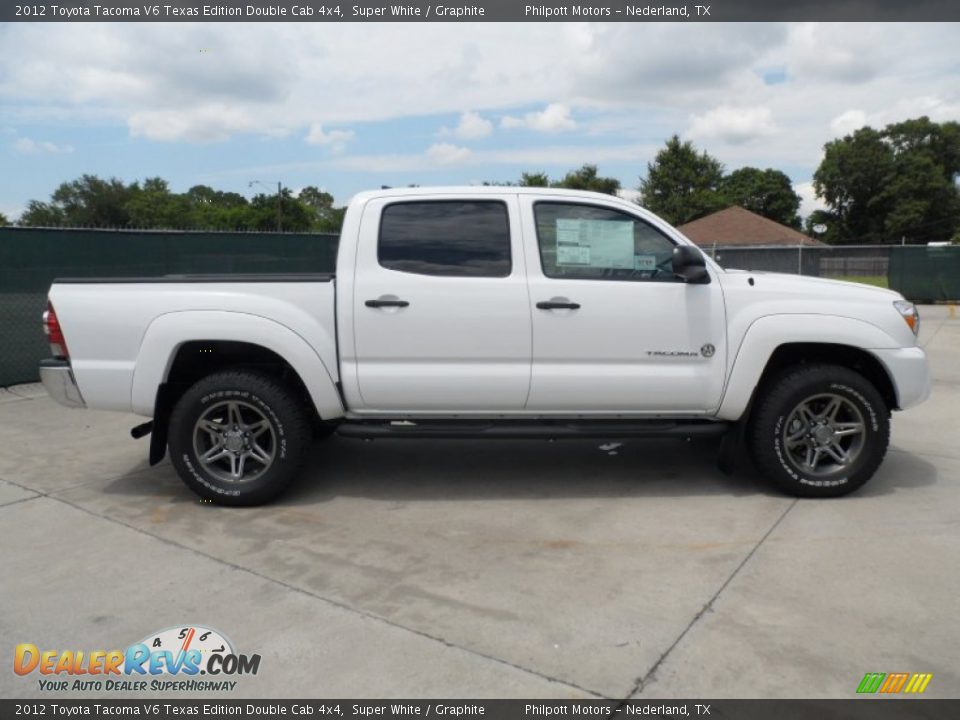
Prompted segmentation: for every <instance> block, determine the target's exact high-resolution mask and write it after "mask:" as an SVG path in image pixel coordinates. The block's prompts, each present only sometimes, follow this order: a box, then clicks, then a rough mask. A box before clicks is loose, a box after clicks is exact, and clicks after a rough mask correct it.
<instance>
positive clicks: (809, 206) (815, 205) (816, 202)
mask: <svg viewBox="0 0 960 720" xmlns="http://www.w3.org/2000/svg"><path fill="white" fill-rule="evenodd" d="M793 191H794V192H795V193H796V194H797V195H799V196H800V216H801V217H808V216H809V215H810V213H812V212H813V211H814V210H826V208H827V206H826V205H825V204H824V202H823V200H821V199H820V198H818V197H817V192H816V190H814V189H813V183H812V182H800V183H796V184H794V186H793Z"/></svg>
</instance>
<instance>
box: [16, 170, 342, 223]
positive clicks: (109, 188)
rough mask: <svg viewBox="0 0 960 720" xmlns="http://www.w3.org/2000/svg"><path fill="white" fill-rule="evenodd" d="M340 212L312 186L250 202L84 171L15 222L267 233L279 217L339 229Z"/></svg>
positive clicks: (33, 204) (159, 180)
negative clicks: (296, 194)
mask: <svg viewBox="0 0 960 720" xmlns="http://www.w3.org/2000/svg"><path fill="white" fill-rule="evenodd" d="M278 204H279V208H278ZM278 209H279V213H278ZM344 211H345V208H336V207H334V206H333V196H332V195H330V194H329V193H322V192H320V191H319V190H317V189H316V188H305V189H304V191H303V192H301V194H300V196H299V197H293V195H292V193H291V191H290V190H289V189H288V188H284V189H283V190H282V192H281V193H280V197H279V199H278V197H277V195H276V194H261V195H257V196H255V197H254V198H253V200H249V201H248V200H247V198H245V197H244V196H243V195H240V194H239V193H234V192H223V191H221V190H215V189H213V188H212V187H209V186H207V185H194V186H193V187H192V188H190V189H189V190H188V191H187V192H185V193H174V192H171V191H170V187H169V185H168V183H167V181H166V180H163V179H162V178H158V177H154V178H147V179H146V180H144V181H143V184H142V185H141V184H140V183H139V182H133V183H131V184H129V185H127V184H124V183H123V182H122V181H121V180H117V179H116V178H111V179H110V180H102V179H100V178H98V177H96V176H95V175H84V176H82V177H80V178H79V179H77V180H74V181H72V182H66V183H62V184H61V185H60V186H59V187H58V188H57V189H56V190H55V191H54V193H53V195H52V196H51V198H50V200H49V201H48V202H43V201H40V200H31V201H30V202H29V203H28V204H27V209H26V211H25V212H24V213H23V215H22V216H21V217H20V221H19V224H20V225H27V226H50V227H104V228H123V227H128V228H146V229H194V230H267V231H270V230H276V229H277V227H278V219H279V225H280V227H281V228H282V229H283V230H284V231H285V232H305V231H315V232H338V231H339V230H340V225H341V224H342V223H343V214H344ZM278 215H279V218H278Z"/></svg>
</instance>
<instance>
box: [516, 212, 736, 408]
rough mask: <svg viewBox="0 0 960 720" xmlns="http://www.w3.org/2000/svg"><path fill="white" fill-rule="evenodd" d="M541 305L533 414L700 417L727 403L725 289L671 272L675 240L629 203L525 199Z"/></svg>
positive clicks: (537, 305) (533, 281) (536, 321)
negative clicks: (724, 394)
mask: <svg viewBox="0 0 960 720" xmlns="http://www.w3.org/2000/svg"><path fill="white" fill-rule="evenodd" d="M522 202H523V205H522V207H523V215H524V227H525V228H533V231H532V232H530V233H528V235H535V237H532V238H528V240H527V244H526V249H527V264H528V268H529V272H528V276H529V284H530V298H531V303H532V304H533V310H532V313H533V370H532V375H531V386H530V397H529V400H528V402H527V409H528V410H533V411H541V412H550V413H587V412H593V413H601V414H678V413H679V414H699V413H702V412H705V411H708V410H712V409H715V408H716V407H717V406H718V405H719V402H720V398H721V394H722V390H723V381H724V376H725V371H726V362H727V346H726V325H725V313H724V304H723V294H722V291H721V289H720V285H719V283H718V282H717V280H716V277H715V272H714V271H713V270H712V269H711V270H710V272H711V279H712V282H711V283H710V284H705V285H688V284H686V283H684V282H682V281H679V280H678V279H676V278H675V277H674V275H673V273H672V272H671V270H670V267H671V258H672V253H673V248H674V247H675V244H676V243H675V242H674V241H673V240H671V239H670V237H669V236H668V234H667V233H666V232H665V231H663V230H662V229H659V228H657V227H656V226H655V223H653V222H652V221H647V220H646V219H644V218H643V217H642V216H641V213H637V214H634V213H631V212H627V211H626V210H625V209H623V208H622V204H618V203H616V201H612V202H611V203H610V204H604V203H603V201H597V203H596V204H585V203H583V202H582V201H572V200H571V201H566V200H564V199H562V198H558V199H557V200H553V199H550V200H539V201H536V200H534V199H532V198H523V199H522Z"/></svg>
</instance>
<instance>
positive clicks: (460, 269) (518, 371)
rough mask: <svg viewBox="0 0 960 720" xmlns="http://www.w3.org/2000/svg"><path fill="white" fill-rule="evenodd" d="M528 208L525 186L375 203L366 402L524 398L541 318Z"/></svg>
mask: <svg viewBox="0 0 960 720" xmlns="http://www.w3.org/2000/svg"><path fill="white" fill-rule="evenodd" d="M518 214H519V211H518V204H517V200H516V196H507V197H506V198H505V199H503V198H491V196H489V195H486V196H484V195H478V197H477V198H476V199H463V198H462V197H458V198H457V199H449V200H448V199H443V198H437V199H424V198H422V197H412V198H396V199H391V198H384V199H380V200H375V201H372V202H371V203H369V204H368V206H367V207H366V209H365V211H364V216H363V223H362V228H361V232H360V244H359V247H358V256H357V265H356V274H355V285H354V296H353V303H354V332H355V343H356V348H355V356H356V367H357V379H358V384H359V390H360V395H361V397H362V399H363V408H362V412H377V411H380V412H398V413H404V414H406V413H409V414H430V413H436V414H445V413H457V414H469V413H489V412H510V411H517V410H520V409H522V408H523V404H524V402H525V400H526V397H527V392H528V390H529V387H530V358H531V350H530V332H531V330H530V322H531V320H530V302H529V297H528V295H527V286H526V279H525V269H524V261H523V252H522V248H521V246H520V232H519V219H518Z"/></svg>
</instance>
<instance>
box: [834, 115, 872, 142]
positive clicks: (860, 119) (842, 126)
mask: <svg viewBox="0 0 960 720" xmlns="http://www.w3.org/2000/svg"><path fill="white" fill-rule="evenodd" d="M866 124H867V114H866V113H865V112H864V111H863V110H847V111H845V112H842V113H840V114H839V115H837V116H836V117H835V118H834V119H833V120H831V121H830V132H832V133H833V134H834V135H836V136H837V137H841V136H843V135H849V134H851V133H852V132H853V131H854V130H859V129H860V128H862V127H863V126H864V125H866Z"/></svg>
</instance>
